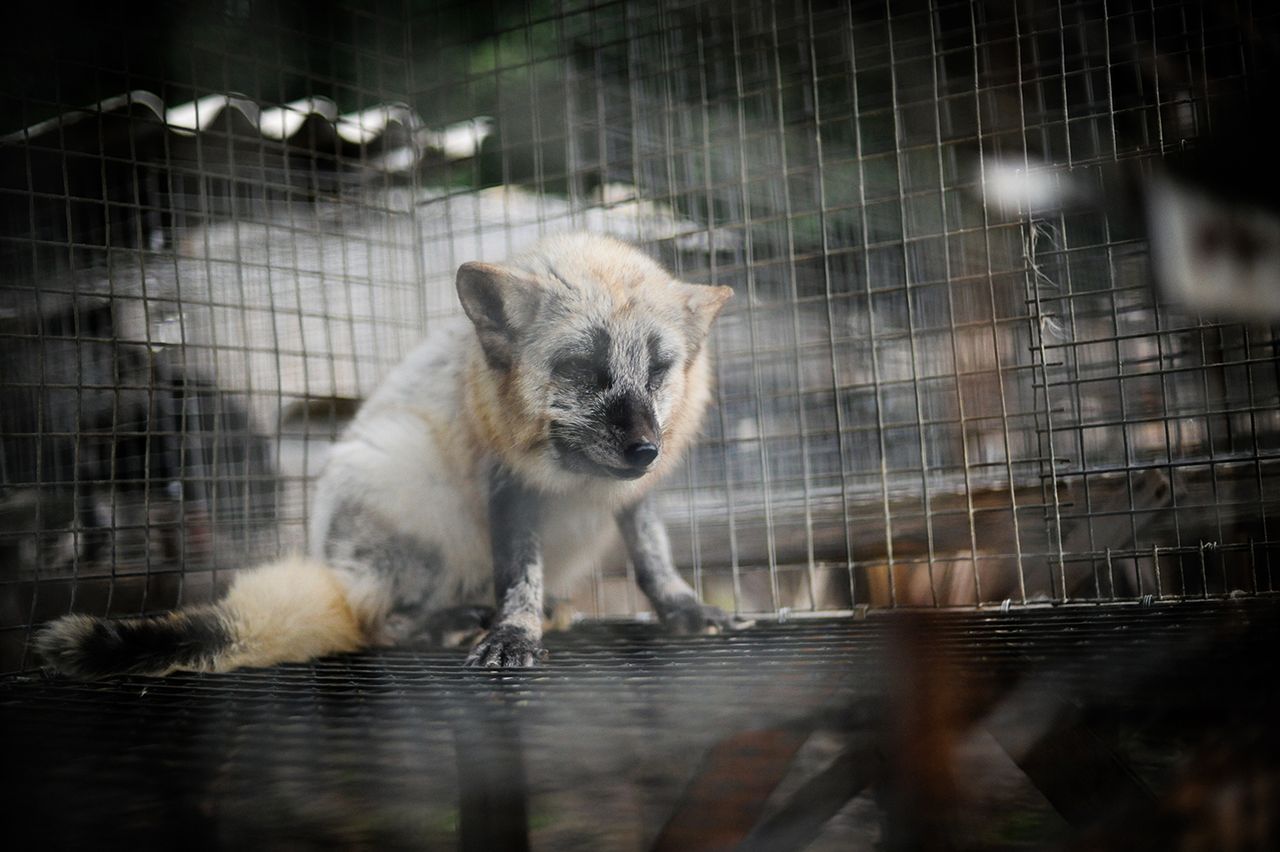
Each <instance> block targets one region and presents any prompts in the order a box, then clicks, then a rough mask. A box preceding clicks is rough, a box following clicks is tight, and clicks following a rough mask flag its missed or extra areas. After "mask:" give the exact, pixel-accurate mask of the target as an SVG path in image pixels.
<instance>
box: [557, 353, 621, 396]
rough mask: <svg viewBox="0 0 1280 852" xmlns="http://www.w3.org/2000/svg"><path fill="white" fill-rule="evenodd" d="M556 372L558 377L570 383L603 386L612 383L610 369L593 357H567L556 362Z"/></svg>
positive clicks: (605, 386)
mask: <svg viewBox="0 0 1280 852" xmlns="http://www.w3.org/2000/svg"><path fill="white" fill-rule="evenodd" d="M554 373H555V376H556V378H558V379H560V380H561V381H564V382H566V383H569V384H576V385H588V386H592V387H601V388H607V387H608V386H609V384H610V381H609V371H608V370H606V369H604V368H603V367H602V366H601V365H600V364H598V363H596V361H595V360H594V359H592V358H582V357H574V358H565V359H563V360H561V361H558V362H557V363H556V365H555V368H554Z"/></svg>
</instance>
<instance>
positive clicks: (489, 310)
mask: <svg viewBox="0 0 1280 852" xmlns="http://www.w3.org/2000/svg"><path fill="white" fill-rule="evenodd" d="M457 287H458V300H459V301H460V302H462V310H464V311H466V313H467V316H468V317H470V318H471V323H472V324H473V325H474V326H475V327H476V336H477V337H479V338H480V345H481V346H482V347H484V354H485V358H486V359H487V360H488V361H489V366H490V367H493V368H494V369H499V370H505V369H507V368H509V367H510V366H511V364H512V361H513V360H514V358H515V349H516V342H517V341H518V340H519V338H520V335H521V333H523V331H524V330H525V329H526V328H528V326H529V324H530V323H532V322H533V317H534V315H535V314H536V313H537V311H538V299H539V294H538V285H537V284H536V283H535V282H533V281H530V280H529V279H527V278H521V277H520V276H518V275H515V274H513V273H512V272H511V271H510V270H507V269H505V268H503V267H501V266H494V265H493V264H490V263H474V262H473V263H464V264H462V266H460V267H458V280H457Z"/></svg>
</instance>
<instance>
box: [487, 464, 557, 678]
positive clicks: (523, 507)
mask: <svg viewBox="0 0 1280 852" xmlns="http://www.w3.org/2000/svg"><path fill="white" fill-rule="evenodd" d="M538 505H539V503H538V497H537V495H536V494H534V493H533V492H532V491H530V490H529V489H527V488H525V487H524V486H523V485H521V484H520V483H518V482H516V481H515V480H514V479H513V478H512V477H511V476H509V475H507V474H506V473H505V472H503V471H496V472H495V473H494V474H493V476H492V478H491V480H490V486H489V539H490V541H491V543H492V550H493V588H494V592H495V594H496V596H497V604H498V613H497V616H496V618H495V619H494V624H493V627H492V628H491V629H490V630H489V633H488V635H486V636H485V637H484V639H482V640H481V641H480V643H479V644H478V645H476V647H475V648H474V649H473V650H472V651H471V654H470V655H469V656H468V657H467V665H468V666H473V667H478V668H490V669H494V668H501V669H507V668H519V667H528V666H532V665H533V664H534V662H535V661H536V660H540V659H542V658H543V657H545V656H546V653H547V652H546V651H545V650H543V647H542V544H541V542H539V541H538Z"/></svg>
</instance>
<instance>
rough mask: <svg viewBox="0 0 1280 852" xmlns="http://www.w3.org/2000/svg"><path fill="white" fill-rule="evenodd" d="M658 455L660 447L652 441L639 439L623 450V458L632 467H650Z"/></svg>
mask: <svg viewBox="0 0 1280 852" xmlns="http://www.w3.org/2000/svg"><path fill="white" fill-rule="evenodd" d="M657 457H658V447H657V445H655V444H654V443H653V442H652V441H637V442H636V443H634V444H631V445H630V446H628V447H627V448H626V449H625V450H623V451H622V458H623V459H625V460H626V462H627V464H629V465H631V466H632V467H636V468H639V467H648V466H649V465H651V464H653V460H654V459H656V458H657Z"/></svg>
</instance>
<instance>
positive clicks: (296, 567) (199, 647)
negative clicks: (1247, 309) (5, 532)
mask: <svg viewBox="0 0 1280 852" xmlns="http://www.w3.org/2000/svg"><path fill="white" fill-rule="evenodd" d="M366 644H367V642H366V639H365V631H364V629H362V621H361V619H360V618H359V617H358V614H357V613H356V612H355V610H354V608H353V606H352V604H351V602H350V600H349V596H348V593H347V589H346V586H345V585H344V584H343V582H342V581H341V580H340V579H339V578H338V576H337V575H336V574H335V573H334V571H333V569H331V568H330V567H329V566H327V565H325V564H324V563H322V562H319V561H316V560H312V559H307V558H304V557H289V558H286V559H282V560H280V561H278V562H273V563H269V564H267V565H263V566H262V567H260V568H255V569H254V570H252V571H246V572H244V573H242V574H241V575H240V576H238V577H237V578H236V580H235V582H234V583H233V584H232V586H231V590H230V591H229V592H228V593H227V596H226V597H225V598H223V599H222V600H220V601H218V602H217V603H213V604H208V605H204V606H197V607H191V608H187V609H180V610H174V611H173V612H167V613H164V614H162V615H153V616H144V617H140V618H128V619H121V620H107V619H102V618H95V617H93V616H87V615H65V616H63V617H61V618H58V619H56V620H54V621H52V622H50V623H49V624H48V625H46V626H45V627H44V628H43V629H42V630H41V632H40V633H39V634H37V636H36V638H35V648H36V651H37V653H39V654H40V656H41V658H42V659H43V661H44V663H45V664H46V665H47V666H49V667H51V668H53V669H54V670H56V671H58V672H61V673H63V674H66V675H69V676H71V677H76V678H82V679H85V678H99V677H106V676H108V675H119V674H140V675H164V674H168V673H170V672H174V671H199V672H223V671H229V670H231V669H235V668H240V667H242V666H268V665H273V664H275V663H286V662H302V661H305V660H310V659H314V658H316V657H321V656H324V655H326V654H336V653H342V652H345V651H355V650H358V649H360V648H362V647H364V646H365V645H366Z"/></svg>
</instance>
